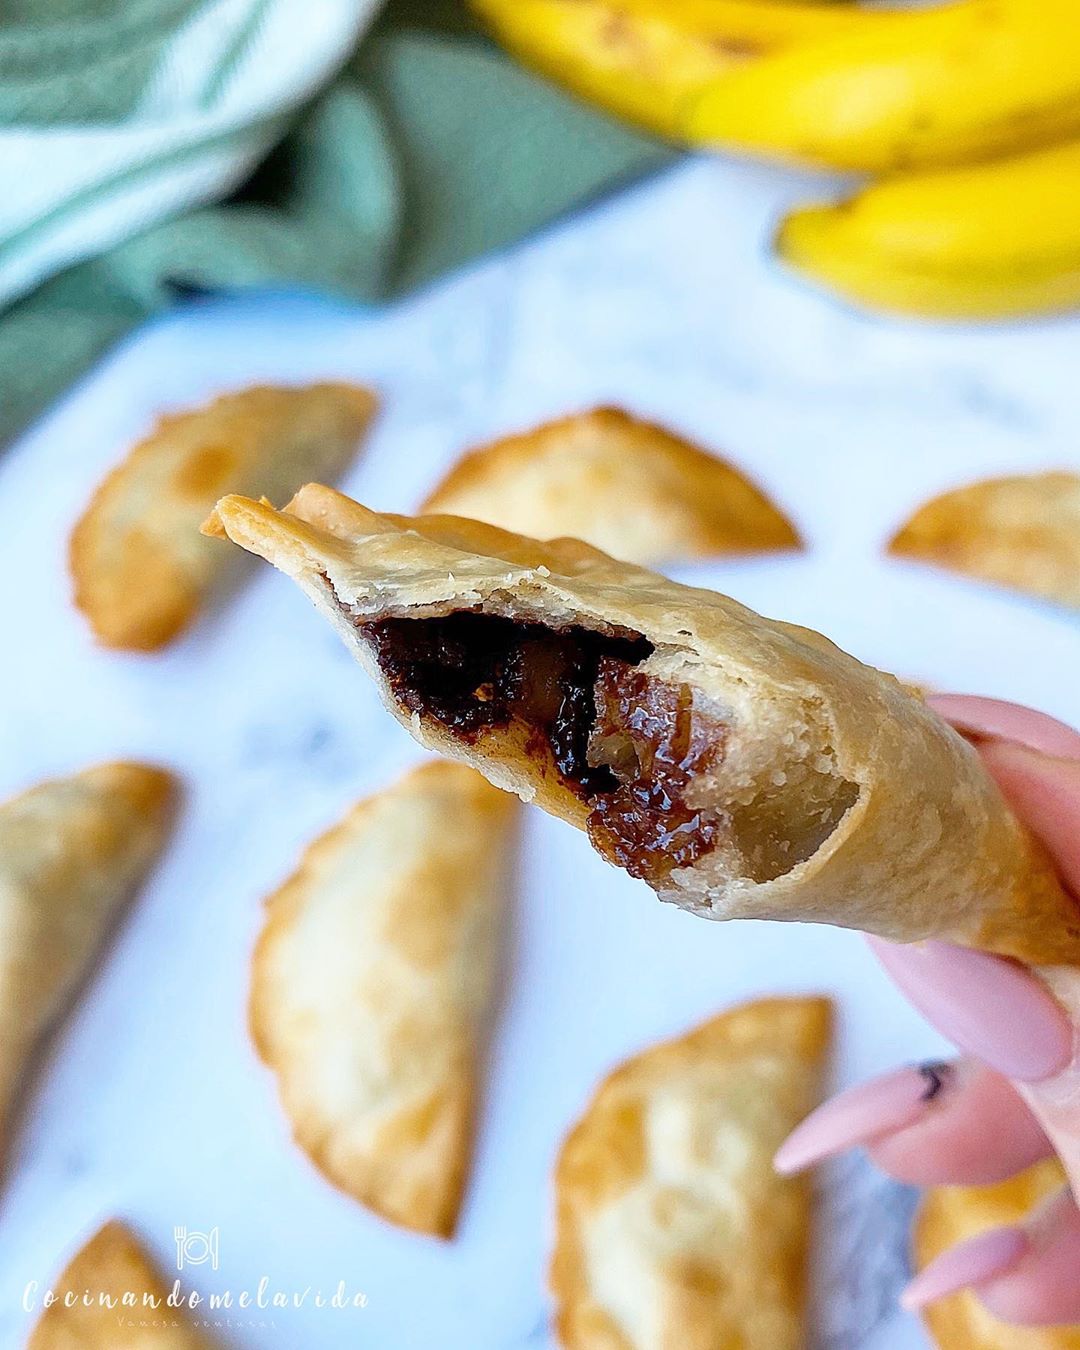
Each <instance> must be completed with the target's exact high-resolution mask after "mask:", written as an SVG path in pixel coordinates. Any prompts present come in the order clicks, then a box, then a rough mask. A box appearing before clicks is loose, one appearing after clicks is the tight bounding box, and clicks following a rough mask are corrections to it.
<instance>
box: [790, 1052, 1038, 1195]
mask: <svg viewBox="0 0 1080 1350" xmlns="http://www.w3.org/2000/svg"><path fill="white" fill-rule="evenodd" d="M857 1145H862V1146H864V1147H866V1148H867V1150H868V1152H869V1154H870V1157H871V1158H873V1160H874V1161H875V1162H876V1163H877V1164H878V1165H879V1166H880V1167H882V1168H883V1169H884V1170H885V1171H886V1172H889V1173H890V1174H891V1175H892V1176H894V1177H896V1178H897V1179H898V1180H900V1181H906V1182H909V1183H911V1184H913V1185H916V1186H934V1185H947V1184H957V1185H984V1184H987V1183H989V1182H992V1181H1001V1180H1003V1179H1004V1178H1005V1177H1009V1176H1012V1175H1013V1174H1014V1173H1016V1172H1019V1171H1022V1170H1023V1169H1024V1168H1025V1167H1029V1166H1030V1165H1031V1164H1032V1163H1033V1162H1037V1161H1038V1160H1039V1159H1040V1158H1045V1157H1047V1155H1048V1154H1049V1153H1050V1151H1051V1149H1050V1143H1049V1141H1048V1140H1047V1138H1046V1135H1045V1134H1044V1133H1043V1131H1042V1130H1041V1129H1040V1127H1039V1124H1038V1122H1037V1121H1036V1120H1035V1117H1034V1116H1033V1115H1032V1114H1031V1112H1030V1111H1029V1110H1028V1108H1027V1106H1025V1104H1024V1102H1023V1101H1022V1100H1021V1098H1020V1097H1019V1096H1018V1095H1017V1093H1016V1091H1015V1089H1014V1088H1013V1087H1012V1086H1011V1085H1010V1084H1009V1083H1008V1082H1007V1081H1006V1080H1005V1079H1004V1078H1002V1077H1001V1075H1000V1074H996V1073H994V1072H993V1071H992V1070H990V1069H986V1068H984V1067H983V1066H982V1065H980V1064H976V1063H975V1062H974V1061H973V1060H958V1061H956V1062H955V1063H929V1064H919V1065H913V1066H911V1067H908V1068H903V1069H897V1070H896V1071H895V1072H893V1073H889V1074H885V1075H884V1076H882V1077H880V1078H874V1079H871V1080H870V1082H868V1083H861V1084H859V1086H858V1087H854V1088H850V1089H849V1090H848V1091H847V1092H842V1093H840V1094H839V1096H836V1097H834V1098H833V1099H832V1100H831V1101H828V1102H825V1104H824V1105H823V1106H820V1107H818V1109H817V1110H816V1111H814V1112H813V1113H812V1114H811V1115H809V1116H808V1117H807V1118H806V1120H804V1121H803V1123H802V1124H801V1125H800V1126H799V1127H798V1128H797V1129H796V1130H794V1131H793V1132H792V1134H791V1135H790V1136H789V1137H788V1139H787V1140H786V1141H785V1142H784V1143H783V1144H782V1145H781V1147H780V1149H779V1151H778V1152H777V1155H776V1159H775V1165H776V1168H777V1170H778V1171H780V1172H783V1173H785V1174H788V1175H790V1174H791V1173H793V1172H800V1171H802V1170H803V1169H804V1168H807V1167H812V1166H814V1164H816V1163H819V1162H821V1161H822V1160H823V1159H825V1158H829V1157H832V1156H834V1155H835V1154H837V1153H842V1152H843V1151H845V1150H846V1149H849V1148H853V1147H855V1146H857Z"/></svg>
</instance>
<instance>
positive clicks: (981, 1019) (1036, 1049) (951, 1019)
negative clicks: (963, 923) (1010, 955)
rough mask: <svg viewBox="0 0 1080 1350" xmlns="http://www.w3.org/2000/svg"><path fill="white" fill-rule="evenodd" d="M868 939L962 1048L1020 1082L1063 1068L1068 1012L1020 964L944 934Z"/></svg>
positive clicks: (1067, 1056) (1068, 1045)
mask: <svg viewBox="0 0 1080 1350" xmlns="http://www.w3.org/2000/svg"><path fill="white" fill-rule="evenodd" d="M870 945H871V947H872V948H873V950H874V952H875V954H876V955H877V958H878V960H879V961H880V962H881V964H882V965H883V966H884V967H885V969H886V970H887V971H888V972H889V974H890V975H891V976H892V978H893V979H894V980H895V981H896V983H897V984H898V985H899V986H900V988H901V989H902V990H903V992H904V993H905V994H906V995H907V997H908V998H909V999H910V1001H911V1002H912V1003H913V1004H914V1005H915V1007H916V1008H918V1010H919V1011H920V1012H921V1013H922V1014H923V1015H924V1016H925V1017H926V1018H927V1019H928V1020H929V1021H931V1022H932V1023H933V1024H934V1026H936V1027H937V1029H938V1030H939V1031H940V1032H941V1033H942V1034H943V1035H945V1036H948V1038H949V1040H951V1041H952V1042H953V1043H954V1044H955V1045H957V1046H959V1047H960V1049H961V1050H966V1051H967V1052H968V1053H969V1054H971V1055H974V1056H975V1057H976V1058H977V1059H981V1060H982V1061H983V1062H984V1063H985V1064H989V1065H990V1067H991V1068H992V1069H997V1071H998V1072H999V1073H1003V1074H1004V1075H1005V1076H1006V1077H1007V1078H1016V1079H1019V1080H1020V1081H1021V1082H1024V1083H1039V1082H1042V1081H1043V1080H1044V1079H1046V1078H1052V1077H1054V1075H1055V1074H1059V1073H1061V1072H1062V1071H1063V1070H1064V1069H1066V1068H1068V1066H1069V1063H1070V1062H1071V1060H1072V1030H1071V1028H1070V1026H1069V1023H1068V1020H1067V1019H1066V1017H1065V1014H1064V1012H1063V1011H1062V1010H1061V1008H1060V1007H1059V1006H1058V1004H1057V1003H1056V1002H1055V1001H1054V999H1053V998H1052V996H1051V995H1050V993H1049V992H1048V990H1046V989H1045V988H1044V987H1043V986H1042V985H1041V984H1040V983H1039V982H1038V981H1037V980H1036V979H1035V978H1034V977H1033V976H1032V975H1030V974H1028V972H1027V971H1026V970H1024V968H1023V967H1022V966H1018V965H1014V964H1013V963H1012V962H1011V961H1003V960H1001V959H1000V958H998V957H996V956H988V955H986V954H985V953H984V952H975V951H969V950H968V949H967V948H966V947H953V946H950V945H949V944H948V943H946V942H913V943H909V944H906V945H903V946H901V945H897V944H895V943H891V942H883V941H882V940H881V939H880V938H871V939H870Z"/></svg>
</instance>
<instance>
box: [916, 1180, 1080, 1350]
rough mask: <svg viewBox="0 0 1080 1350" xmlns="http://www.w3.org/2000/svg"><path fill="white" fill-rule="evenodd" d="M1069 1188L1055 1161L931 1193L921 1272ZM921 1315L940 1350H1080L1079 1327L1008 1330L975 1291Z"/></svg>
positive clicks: (919, 1236) (920, 1238) (920, 1222)
mask: <svg viewBox="0 0 1080 1350" xmlns="http://www.w3.org/2000/svg"><path fill="white" fill-rule="evenodd" d="M1065 1184H1066V1181H1065V1172H1064V1170H1063V1168H1062V1166H1061V1164H1060V1163H1059V1162H1058V1161H1057V1159H1056V1158H1051V1159H1048V1160H1047V1161H1046V1162H1041V1163H1036V1165H1035V1166H1034V1167H1029V1168H1028V1170H1027V1171H1026V1172H1021V1173H1020V1175H1019V1176H1016V1177H1011V1178H1010V1179H1009V1180H1008V1181H1002V1182H999V1183H998V1184H997V1185H995V1186H939V1187H936V1188H935V1189H933V1190H930V1191H927V1193H926V1195H925V1196H924V1197H923V1201H922V1204H921V1205H920V1207H919V1212H918V1214H917V1215H916V1218H915V1231H914V1242H913V1246H914V1256H915V1262H916V1265H917V1266H918V1267H919V1269H922V1267H923V1266H926V1265H929V1263H930V1262H931V1261H932V1260H933V1259H934V1258H935V1257H936V1256H940V1255H941V1253H942V1252H944V1251H946V1250H947V1249H948V1248H949V1247H954V1246H956V1244H957V1243H958V1242H962V1241H964V1240H965V1239H966V1238H970V1237H974V1236H975V1235H976V1234H978V1233H981V1232H984V1231H985V1230H986V1229H989V1228H999V1227H1003V1226H1007V1225H1010V1224H1016V1223H1020V1222H1022V1221H1023V1219H1025V1218H1026V1217H1027V1215H1028V1214H1029V1213H1030V1212H1031V1210H1033V1209H1034V1208H1035V1207H1036V1206H1037V1205H1039V1204H1041V1203H1042V1201H1044V1200H1046V1199H1047V1198H1048V1197H1050V1196H1051V1195H1053V1194H1054V1192H1055V1191H1058V1190H1060V1189H1061V1188H1062V1187H1063V1186H1064V1185H1065ZM922 1316H923V1320H924V1321H925V1322H926V1327H927V1330H928V1331H929V1332H930V1334H931V1335H932V1336H933V1338H934V1341H935V1342H936V1344H937V1345H938V1346H939V1347H940V1350H1080V1326H1074V1327H1062V1326H1058V1327H1014V1326H1009V1325H1007V1324H1006V1323H1005V1322H1001V1321H999V1320H998V1318H996V1317H994V1316H993V1315H992V1314H991V1313H989V1312H988V1311H987V1310H986V1308H985V1307H984V1306H983V1305H982V1303H981V1302H980V1301H979V1299H978V1297H977V1296H976V1295H975V1294H973V1293H971V1292H964V1293H960V1294H953V1295H952V1296H951V1297H950V1298H945V1299H941V1300H939V1302H937V1303H932V1304H931V1305H930V1307H928V1308H926V1309H924V1311H923V1313H922Z"/></svg>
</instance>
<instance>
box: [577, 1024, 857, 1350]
mask: <svg viewBox="0 0 1080 1350" xmlns="http://www.w3.org/2000/svg"><path fill="white" fill-rule="evenodd" d="M830 1022H831V1009H830V1005H829V1003H828V1000H826V999H822V998H774V999H762V1000H761V1001H760V1002H757V1003H748V1004H745V1005H744V1006H743V1007H739V1008H735V1009H733V1010H732V1011H731V1012H728V1013H723V1014H722V1015H721V1016H719V1017H716V1018H713V1020H712V1021H709V1022H706V1023H705V1024H704V1025H703V1026H700V1027H698V1028H697V1029H696V1030H695V1031H691V1032H690V1033H688V1034H687V1035H685V1036H682V1037H680V1038H679V1039H677V1040H673V1041H668V1042H667V1043H666V1044H663V1045H658V1046H655V1047H654V1048H652V1049H650V1050H646V1051H644V1053H642V1054H640V1055H637V1056H635V1057H634V1058H633V1059H630V1060H628V1061H627V1062H626V1063H625V1064H623V1065H622V1066H621V1067H620V1068H618V1069H616V1070H615V1072H614V1073H612V1074H611V1075H610V1076H609V1077H608V1078H606V1079H605V1080H604V1082H603V1083H602V1084H601V1085H600V1087H599V1089H598V1090H597V1092H596V1095H595V1096H594V1097H593V1100H592V1101H591V1102H590V1104H589V1106H588V1107H587V1109H586V1111H585V1114H584V1116H583V1117H582V1118H581V1120H580V1121H579V1122H578V1124H577V1125H576V1126H575V1127H574V1129H573V1131H572V1132H571V1134H570V1136H569V1138H568V1139H567V1140H566V1143H565V1144H564V1145H563V1149H562V1153H561V1154H560V1157H559V1161H558V1165H557V1167H556V1171H555V1203H556V1230H557V1231H556V1240H555V1253H554V1258H553V1260H552V1266H551V1287H552V1292H553V1293H554V1295H555V1301H556V1328H557V1331H558V1335H559V1340H560V1342H561V1343H562V1345H564V1346H565V1347H567V1350H674V1347H678V1350H722V1348H723V1350H727V1348H728V1347H732V1348H734V1347H736V1346H737V1347H739V1350H803V1347H804V1346H805V1345H806V1343H807V1334H806V1327H805V1321H804V1316H805V1307H804V1305H805V1301H806V1273H807V1272H806V1267H807V1249H808V1245H809V1232H810V1217H811V1214H810V1206H811V1196H810V1186H809V1181H808V1180H807V1178H805V1177H801V1178H784V1177H780V1176H778V1175H777V1174H776V1172H775V1171H774V1169H773V1165H772V1160H773V1154H774V1153H775V1152H776V1150H777V1148H778V1147H779V1146H780V1144H781V1142H782V1141H783V1140H784V1138H785V1137H786V1136H787V1134H788V1133H790V1131H791V1130H793V1129H794V1128H795V1126H796V1125H797V1124H798V1123H799V1121H800V1120H802V1119H803V1118H804V1117H805V1116H806V1115H807V1113H808V1112H810V1111H811V1110H812V1109H813V1108H814V1107H815V1106H816V1105H817V1104H818V1101H819V1100H820V1094H821V1080H822V1076H823V1068H824V1061H825V1056H826V1053H827V1050H828V1046H829V1033H830Z"/></svg>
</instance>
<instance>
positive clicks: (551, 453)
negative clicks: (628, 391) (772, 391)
mask: <svg viewBox="0 0 1080 1350" xmlns="http://www.w3.org/2000/svg"><path fill="white" fill-rule="evenodd" d="M420 511H421V513H422V514H432V513H434V514H440V515H454V516H468V517H472V518H474V519H476V520H483V521H487V522H488V523H489V524H492V525H498V526H501V527H502V528H503V529H507V530H516V531H518V532H520V533H521V534H526V535H532V536H533V537H535V538H537V539H551V538H554V537H556V536H561V535H572V536H574V537H576V538H578V539H585V540H587V541H588V542H589V543H590V544H595V545H596V547H597V548H602V549H604V550H605V551H606V552H608V553H610V554H611V555H612V556H613V557H616V558H625V559H626V560H627V561H629V562H639V563H657V562H677V561H680V560H685V559H691V558H701V557H709V556H711V555H714V554H724V553H757V552H763V551H768V550H773V549H791V548H798V547H799V545H800V540H799V535H798V532H797V531H796V529H795V527H794V526H793V525H792V524H791V522H790V521H789V520H788V519H787V518H786V517H785V516H784V515H783V513H782V512H781V511H780V510H779V509H778V508H777V507H776V506H774V505H773V503H772V502H771V501H770V500H769V499H768V497H766V496H765V494H764V493H763V492H762V491H761V490H760V489H759V488H757V487H755V486H754V484H753V483H751V482H750V481H749V480H748V479H747V478H746V477H745V476H744V475H743V474H742V473H741V472H740V471H739V470H738V469H736V468H735V467H734V466H733V465H731V464H728V463H726V462H725V461H724V460H722V459H718V458H717V457H716V456H714V455H710V454H708V453H707V452H706V451H704V450H701V449H699V448H698V447H697V446H696V445H691V444H690V442H689V441H684V440H682V439H681V438H680V437H678V436H675V435H672V433H671V432H669V431H665V430H664V428H663V427H658V426H654V425H653V424H652V423H650V422H643V421H640V420H638V419H637V418H635V417H631V416H630V414H629V413H626V412H623V411H622V410H621V409H619V408H595V409H593V411H592V412H587V413H580V414H578V415H576V416H572V417H563V418H560V419H559V420H558V421H556V422H548V423H546V424H545V425H544V426H540V427H537V428H536V429H535V430H533V431H529V432H526V433H524V434H523V435H519V436H510V437H508V438H506V439H505V440H500V441H496V442H494V443H493V444H491V445H484V446H481V447H480V448H479V449H476V450H472V451H470V452H469V453H468V454H466V455H465V456H464V457H463V458H462V459H461V460H459V461H458V463H457V464H456V465H455V467H454V468H453V469H451V471H450V473H449V474H448V475H447V476H446V477H445V478H444V479H443V480H442V482H441V483H440V484H439V485H438V486H437V487H436V488H435V489H434V491H433V492H432V493H431V494H430V495H429V497H428V498H427V500H426V501H425V502H424V504H423V506H421V508H420Z"/></svg>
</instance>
